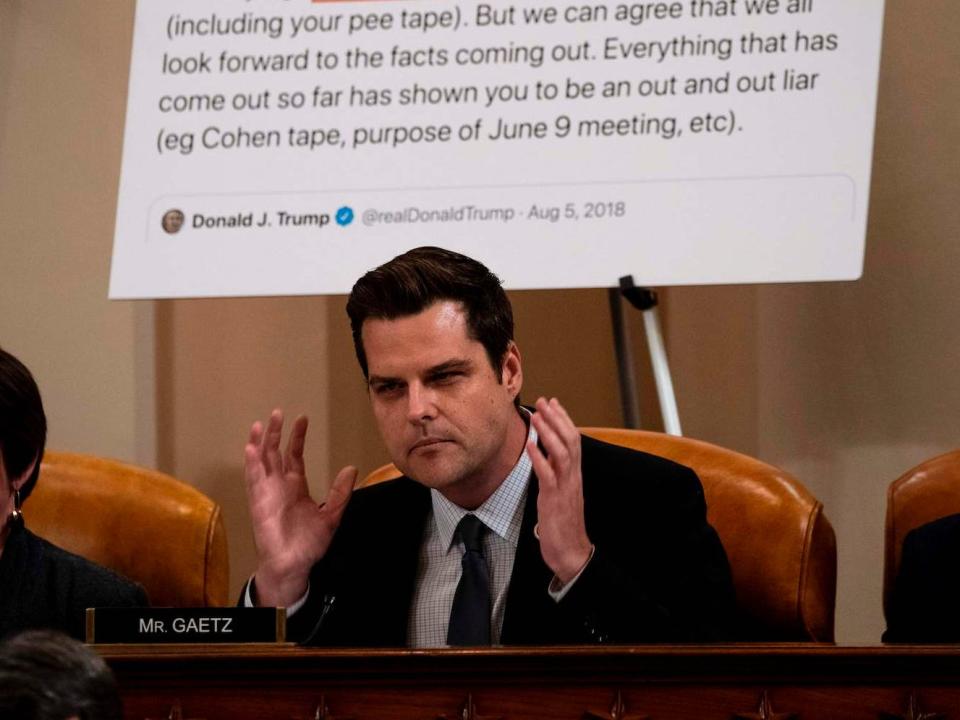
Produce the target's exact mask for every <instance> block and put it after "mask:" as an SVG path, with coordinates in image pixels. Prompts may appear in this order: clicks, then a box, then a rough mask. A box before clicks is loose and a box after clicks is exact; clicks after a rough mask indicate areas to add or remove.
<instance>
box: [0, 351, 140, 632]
mask: <svg viewBox="0 0 960 720" xmlns="http://www.w3.org/2000/svg"><path fill="white" fill-rule="evenodd" d="M46 438H47V420H46V415H45V414H44V412H43V402H42V401H41V398H40V391H39V389H38V388H37V383H36V382H35V381H34V379H33V376H32V375H31V374H30V371H29V370H28V369H27V368H26V367H25V366H24V365H23V363H21V362H20V361H19V360H17V358H15V357H14V356H13V355H11V354H10V353H8V352H6V351H5V350H3V349H2V348H0V637H3V636H5V635H9V634H11V633H14V632H17V631H20V630H26V629H29V628H52V629H55V630H60V631H62V632H65V633H67V634H69V635H72V636H73V637H75V638H77V639H83V636H84V628H85V617H84V616H85V612H86V609H87V608H88V607H123V606H142V605H146V604H147V597H146V593H145V592H144V590H143V588H142V587H140V586H139V585H136V584H134V583H132V582H130V581H129V580H127V579H125V578H123V577H121V576H119V575H117V574H116V573H113V572H111V571H110V570H107V569H106V568H103V567H100V566H99V565H97V564H95V563H92V562H90V561H89V560H86V559H84V558H82V557H79V556H77V555H74V554H72V553H69V552H67V551H66V550H63V549H61V548H58V547H56V546H55V545H53V544H51V543H49V542H47V541H46V540H44V539H43V538H40V537H37V536H36V535H34V534H33V533H32V532H30V530H29V529H28V528H27V523H26V521H25V515H24V510H23V504H24V502H26V500H27V498H28V497H29V496H30V493H31V491H32V490H33V488H34V487H35V486H36V484H37V479H38V477H39V475H40V462H41V460H42V459H43V451H44V448H45V446H46Z"/></svg>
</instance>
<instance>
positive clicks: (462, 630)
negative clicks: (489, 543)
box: [447, 515, 490, 645]
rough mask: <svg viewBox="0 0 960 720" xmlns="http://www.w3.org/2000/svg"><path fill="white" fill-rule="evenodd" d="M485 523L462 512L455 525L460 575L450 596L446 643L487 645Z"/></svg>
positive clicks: (487, 582) (488, 616) (488, 613)
mask: <svg viewBox="0 0 960 720" xmlns="http://www.w3.org/2000/svg"><path fill="white" fill-rule="evenodd" d="M486 530H487V526H486V525H484V524H483V523H482V522H480V520H479V519H478V518H477V516H476V515H464V516H463V519H462V520H461V521H460V524H459V525H457V533H458V534H459V535H460V539H461V540H462V541H463V547H464V550H463V561H462V563H463V574H462V575H461V576H460V584H458V585H457V592H456V594H455V595H454V596H453V608H451V610H450V625H449V626H448V628H447V644H448V645H489V644H490V572H489V571H488V570H487V561H486V559H485V558H484V557H483V533H484V532H486Z"/></svg>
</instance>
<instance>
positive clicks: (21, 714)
mask: <svg viewBox="0 0 960 720" xmlns="http://www.w3.org/2000/svg"><path fill="white" fill-rule="evenodd" d="M0 717H2V718H4V719H6V718H10V720H64V718H70V717H77V718H80V720H122V718H123V706H122V704H121V701H120V694H119V692H118V690H117V683H116V681H115V680H114V677H113V673H112V672H111V671H110V668H109V667H107V664H106V663H105V662H104V661H103V659H102V658H101V657H100V656H99V655H97V654H96V653H95V652H94V651H93V650H91V649H90V648H88V647H86V646H85V645H83V644H82V643H80V642H77V641H76V640H74V639H73V638H69V637H67V636H66V635H63V634H61V633H58V632H54V631H52V630H30V631H28V632H25V633H22V634H20V635H17V636H15V637H13V638H10V639H8V640H7V641H6V642H4V643H2V644H0Z"/></svg>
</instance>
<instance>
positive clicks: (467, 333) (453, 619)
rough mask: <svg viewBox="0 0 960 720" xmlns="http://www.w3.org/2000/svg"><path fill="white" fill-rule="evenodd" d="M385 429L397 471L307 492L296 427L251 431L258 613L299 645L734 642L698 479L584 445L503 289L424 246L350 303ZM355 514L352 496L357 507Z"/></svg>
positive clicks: (724, 580) (728, 591) (252, 588)
mask: <svg viewBox="0 0 960 720" xmlns="http://www.w3.org/2000/svg"><path fill="white" fill-rule="evenodd" d="M347 313H348V315H349V316H350V320H351V327H352V330H353V337H354V345H355V349H356V352H357V357H358V360H359V361H360V366H361V369H362V371H363V373H364V376H365V377H366V379H367V385H368V388H369V395H370V400H371V404H372V408H373V412H374V415H375V417H376V420H377V425H378V427H379V429H380V433H381V435H382V437H383V439H384V442H385V444H386V446H387V449H388V451H389V453H390V457H391V459H392V460H393V461H394V463H395V464H396V465H397V467H398V468H400V470H401V471H402V472H403V473H404V476H405V477H403V478H401V479H399V480H396V481H392V482H389V483H384V484H382V485H378V486H374V487H372V488H368V489H364V490H360V491H358V492H357V493H355V494H353V499H352V500H351V495H352V487H353V484H354V481H355V479H356V470H355V469H354V468H352V467H348V468H344V469H343V470H341V471H340V473H339V474H338V475H337V477H336V479H335V480H334V482H333V485H332V487H331V490H330V493H329V495H328V498H327V502H326V503H325V504H323V505H319V506H318V505H316V504H315V503H313V501H312V500H311V499H310V497H309V494H308V493H307V487H306V479H305V470H304V463H303V445H304V438H305V434H306V427H307V421H306V419H305V418H303V417H300V418H297V420H296V421H294V423H293V427H292V429H291V432H290V437H289V439H288V443H287V447H286V451H285V452H284V453H282V454H281V451H280V436H281V431H282V425H283V418H282V415H281V413H280V412H279V411H274V413H273V414H272V415H271V417H270V420H269V422H268V423H267V425H266V426H263V425H262V424H260V423H255V424H254V425H253V427H252V428H251V432H250V438H249V441H248V443H247V446H246V448H245V467H246V477H247V488H248V497H249V501H250V508H251V517H252V520H253V529H254V538H255V542H256V546H257V552H258V567H257V570H256V573H255V576H254V580H253V581H252V582H251V583H250V584H249V586H248V588H247V590H246V591H245V596H246V602H256V603H259V604H264V605H277V606H284V607H287V608H288V612H289V615H290V623H289V631H290V636H291V637H292V638H294V639H300V640H303V641H307V642H316V643H323V644H341V645H366V646H376V645H380V646H390V645H412V646H420V647H434V646H438V645H446V644H450V645H463V644H468V645H483V644H490V643H494V644H497V643H502V644H551V643H581V642H621V643H633V642H653V641H661V642H669V641H703V640H714V639H722V638H723V637H724V636H725V635H726V633H727V632H728V628H729V622H730V618H731V616H732V610H733V590H732V582H731V579H730V571H729V567H728V565H727V560H726V555H725V554H724V552H723V548H722V546H721V545H720V541H719V539H718V538H717V536H716V533H715V532H714V531H713V529H712V528H711V527H710V526H709V524H707V521H706V509H705V505H704V501H703V491H702V488H701V487H700V483H699V481H698V479H697V478H696V475H695V474H694V473H693V472H692V471H691V470H689V469H688V468H685V467H682V466H679V465H677V464H675V463H672V462H670V461H667V460H665V459H662V458H657V457H653V456H650V455H646V454H643V453H637V452H634V451H630V450H626V449H623V448H618V447H614V446H611V445H606V444H604V443H600V442H597V441H595V440H589V439H587V438H582V437H581V436H580V434H579V432H578V431H577V428H576V426H575V425H574V423H573V421H572V420H571V419H570V417H569V416H568V415H567V412H566V410H565V409H564V408H563V407H562V405H561V404H560V403H559V402H558V401H557V400H556V399H551V400H547V399H544V398H540V399H539V400H537V402H536V405H535V408H533V409H532V411H531V410H528V409H526V408H522V407H520V405H519V401H518V398H519V393H520V389H521V386H522V382H523V372H522V366H521V360H520V352H519V350H518V348H517V346H516V343H515V342H514V341H513V317H512V311H511V308H510V303H509V300H508V299H507V297H506V294H505V293H504V292H503V289H502V287H501V286H500V281H499V280H498V279H497V278H496V276H495V275H493V274H492V273H490V271H489V270H487V268H485V267H484V266H483V265H481V264H480V263H478V262H476V261H475V260H471V259H470V258H467V257H465V256H463V255H459V254H457V253H452V252H448V251H445V250H440V249H438V248H418V249H416V250H412V251H410V252H408V253H405V254H404V255H401V256H399V257H397V258H395V259H394V260H392V261H390V262H389V263H386V264H385V265H383V266H381V267H380V268H377V269H376V270H373V271H371V272H369V273H367V274H366V275H365V276H364V277H363V278H361V279H360V280H359V281H358V282H357V283H356V285H354V288H353V291H352V292H351V295H350V299H349V301H348V303H347ZM348 503H349V504H348Z"/></svg>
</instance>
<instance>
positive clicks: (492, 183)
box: [110, 0, 883, 298]
mask: <svg viewBox="0 0 960 720" xmlns="http://www.w3.org/2000/svg"><path fill="white" fill-rule="evenodd" d="M882 17H883V2H882V0H682V2H681V1H677V2H599V1H594V2H573V1H571V0H557V1H556V2H543V1H542V0H518V1H517V2H502V1H501V0H494V1H493V2H477V1H476V0H459V1H444V0H429V1H425V0H419V1H417V2H414V1H413V0H388V1H385V2H384V1H380V2H376V1H374V2H351V1H345V2H337V1H333V2H323V1H318V0H313V2H310V0H204V1H203V2H197V1H196V0H139V2H138V3H137V12H136V21H135V22H136V25H135V33H134V45H133V56H132V64H131V74H130V90H129V98H128V107H127V121H126V131H125V138H124V153H123V168H122V177H121V184H120V194H119V204H118V210H117V223H116V235H115V242H114V254H113V265H112V269H111V280H110V296H111V297H114V298H157V297H185V296H192V297H198V296H227V295H291V294H313V293H343V292H347V291H349V289H350V287H351V285H352V284H353V282H354V281H355V280H356V278H358V277H359V276H360V275H361V274H363V273H364V272H365V271H367V270H368V269H370V268H372V267H375V266H376V265H379V264H380V263H382V262H385V261H386V260H388V259H389V258H391V257H393V256H394V255H396V254H398V253H400V252H403V251H404V250H407V249H409V248H411V247H415V246H418V245H440V246H443V247H447V248H450V249H453V250H458V251H461V252H464V253H466V254H468V255H471V256H473V257H476V258H477V259H479V260H481V261H483V262H485V263H486V264H488V265H489V266H490V267H491V268H492V269H493V270H494V271H495V272H497V273H498V274H499V275H500V276H501V277H502V278H503V279H504V281H505V284H506V285H507V287H510V288H548V287H599V286H614V285H616V282H617V278H618V277H620V276H622V275H625V274H632V275H633V276H634V280H635V281H636V283H637V284H638V285H649V286H663V285H678V284H704V283H752V282H788V281H812V280H841V279H855V278H857V277H859V275H860V273H861V270H862V266H863V254H864V239H865V232H866V221H867V200H868V190H869V187H870V161H871V154H872V146H873V126H874V108H875V104H876V92H877V74H878V67H879V57H880V37H881V28H882Z"/></svg>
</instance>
